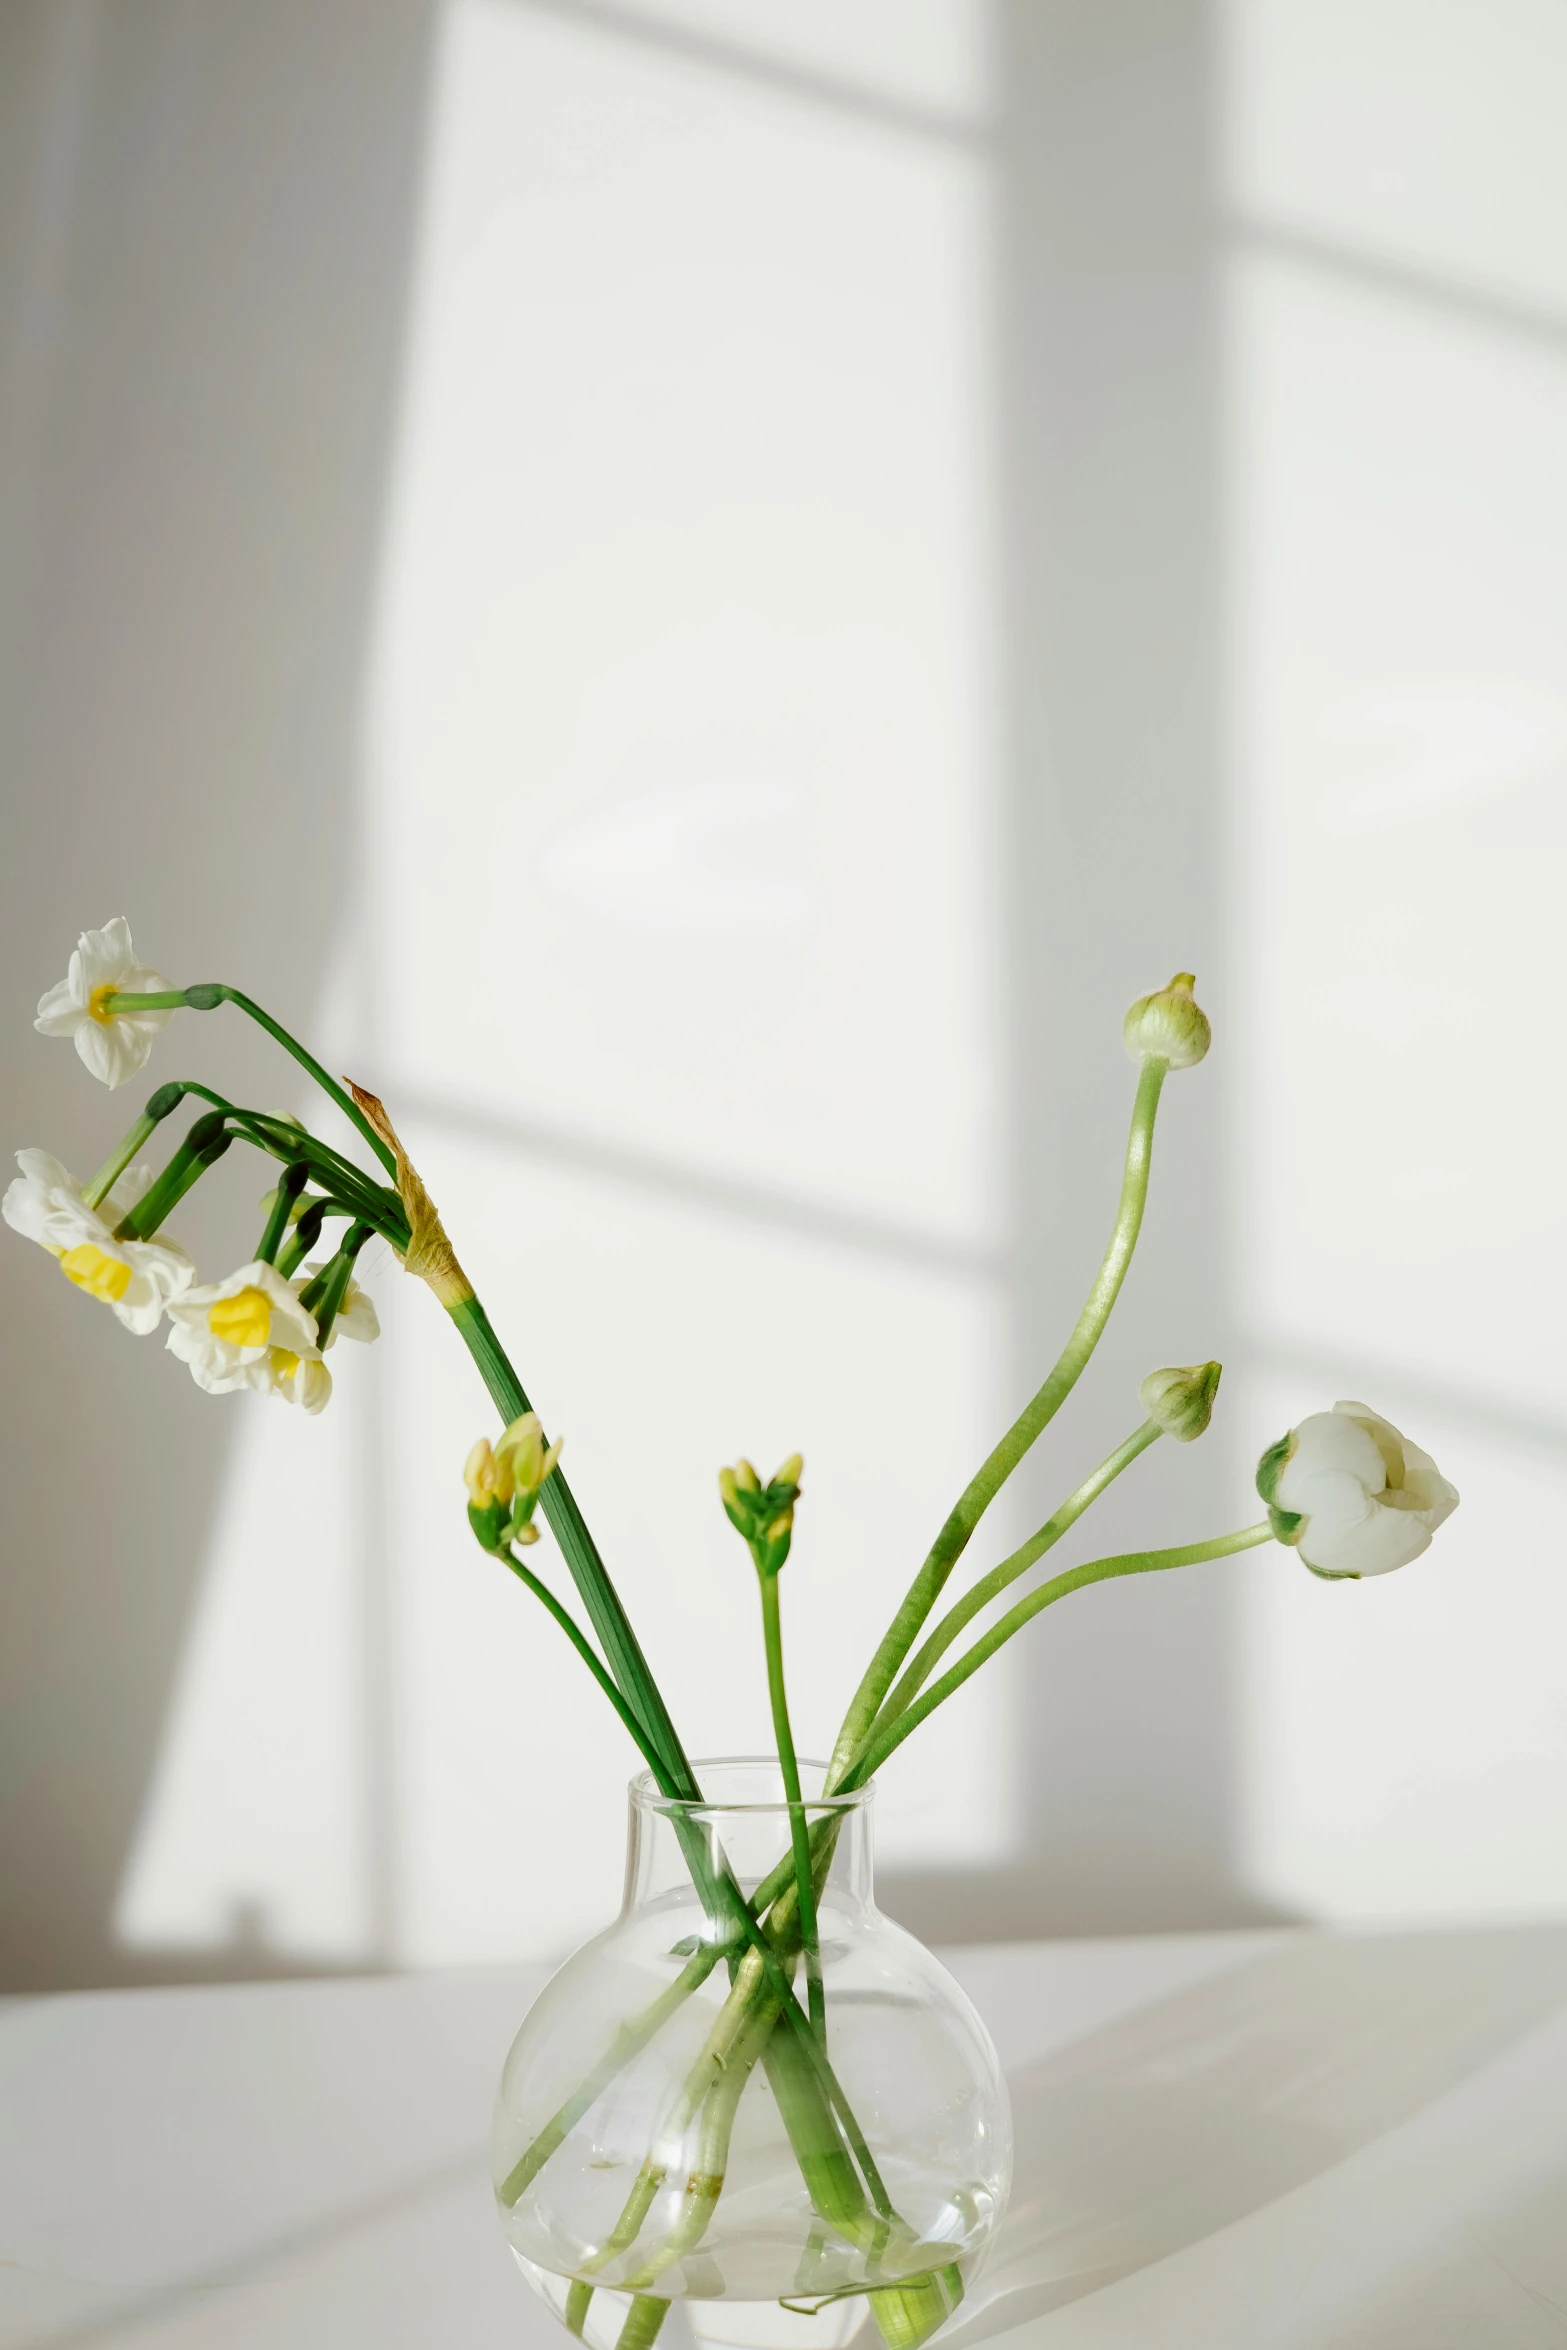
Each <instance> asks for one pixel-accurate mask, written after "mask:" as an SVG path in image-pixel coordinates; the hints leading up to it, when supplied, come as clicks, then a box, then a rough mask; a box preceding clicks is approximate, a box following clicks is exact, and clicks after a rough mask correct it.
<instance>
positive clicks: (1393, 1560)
mask: <svg viewBox="0 0 1567 2350" xmlns="http://www.w3.org/2000/svg"><path fill="white" fill-rule="evenodd" d="M1257 1491H1258V1492H1259V1493H1260V1494H1261V1496H1262V1498H1263V1500H1264V1501H1265V1502H1266V1503H1267V1505H1268V1515H1269V1517H1270V1518H1271V1519H1272V1522H1273V1531H1274V1533H1275V1534H1276V1535H1277V1536H1278V1538H1279V1540H1280V1541H1281V1542H1287V1543H1290V1544H1292V1545H1293V1546H1294V1548H1295V1549H1296V1550H1298V1551H1299V1552H1300V1555H1301V1557H1302V1559H1303V1560H1304V1561H1305V1563H1306V1565H1307V1566H1308V1567H1310V1569H1311V1571H1312V1573H1313V1574H1314V1575H1322V1576H1325V1577H1327V1578H1328V1579H1329V1580H1330V1581H1344V1580H1356V1579H1358V1578H1359V1577H1360V1576H1362V1575H1387V1574H1391V1572H1392V1571H1393V1569H1394V1568H1395V1567H1405V1566H1408V1564H1409V1562H1410V1560H1411V1559H1416V1558H1418V1557H1419V1556H1420V1553H1421V1552H1422V1551H1423V1550H1426V1549H1428V1548H1429V1546H1430V1542H1431V1537H1432V1535H1433V1534H1434V1533H1435V1532H1436V1530H1437V1528H1438V1526H1440V1525H1441V1524H1442V1522H1443V1520H1444V1519H1445V1518H1450V1517H1451V1516H1452V1514H1453V1512H1454V1510H1456V1509H1457V1507H1458V1495H1457V1492H1456V1491H1455V1489H1454V1488H1453V1487H1452V1486H1451V1485H1449V1483H1448V1482H1447V1479H1446V1478H1445V1477H1444V1476H1443V1475H1442V1474H1441V1472H1440V1470H1439V1469H1438V1468H1437V1465H1436V1463H1435V1461H1434V1460H1432V1458H1431V1456H1430V1454H1429V1453H1425V1452H1422V1451H1421V1450H1420V1447H1419V1446H1418V1445H1417V1444H1411V1443H1410V1441H1409V1439H1408V1437H1407V1436H1403V1435H1400V1433H1399V1431H1398V1430H1397V1429H1396V1428H1395V1427H1394V1426H1393V1423H1392V1421H1391V1420H1384V1419H1382V1418H1381V1416H1380V1415H1379V1414H1378V1413H1376V1412H1374V1411H1372V1410H1371V1409H1370V1407H1369V1406H1368V1405H1366V1404H1363V1403H1336V1404H1335V1405H1334V1406H1333V1409H1332V1411H1330V1412H1313V1413H1312V1415H1311V1417H1310V1418H1309V1419H1307V1420H1302V1421H1301V1423H1300V1426H1299V1427H1298V1428H1292V1429H1291V1430H1290V1432H1289V1434H1288V1435H1287V1436H1283V1437H1281V1438H1280V1439H1279V1441H1278V1443H1277V1444H1274V1445H1270V1446H1269V1448H1268V1450H1267V1451H1266V1452H1265V1453H1264V1454H1263V1456H1262V1459H1261V1460H1260V1461H1259V1462H1258V1464H1257Z"/></svg>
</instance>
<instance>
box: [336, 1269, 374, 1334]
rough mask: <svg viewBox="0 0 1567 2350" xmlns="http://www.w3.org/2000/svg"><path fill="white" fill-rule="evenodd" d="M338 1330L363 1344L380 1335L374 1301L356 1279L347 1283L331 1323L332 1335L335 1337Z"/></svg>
mask: <svg viewBox="0 0 1567 2350" xmlns="http://www.w3.org/2000/svg"><path fill="white" fill-rule="evenodd" d="M340 1331H341V1333H342V1335H343V1336H344V1337H345V1338H355V1339H358V1340H359V1341H360V1343H361V1344H362V1345H365V1346H368V1345H369V1343H370V1341H371V1339H373V1338H379V1337H380V1335H381V1322H380V1317H379V1316H378V1314H377V1313H376V1310H375V1305H374V1302H373V1301H372V1299H370V1298H369V1297H368V1296H366V1294H365V1292H364V1291H363V1290H362V1289H361V1288H360V1286H359V1284H358V1282H357V1281H351V1282H350V1283H349V1285H348V1295H347V1296H346V1297H345V1298H344V1300H343V1302H342V1304H341V1305H340V1306H339V1307H338V1310H337V1320H336V1321H335V1322H334V1323H333V1324H332V1337H333V1338H336V1337H337V1335H338V1333H339V1332H340ZM328 1343H329V1344H330V1340H329V1341H328Z"/></svg>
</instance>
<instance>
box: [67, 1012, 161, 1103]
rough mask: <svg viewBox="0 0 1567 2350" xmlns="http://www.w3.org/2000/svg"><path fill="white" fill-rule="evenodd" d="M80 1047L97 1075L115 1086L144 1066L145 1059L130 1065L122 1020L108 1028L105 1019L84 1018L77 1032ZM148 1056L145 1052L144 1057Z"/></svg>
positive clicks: (111, 1085)
mask: <svg viewBox="0 0 1567 2350" xmlns="http://www.w3.org/2000/svg"><path fill="white" fill-rule="evenodd" d="M76 1049H77V1051H78V1052H79V1053H80V1054H81V1056H82V1059H83V1061H85V1063H86V1064H87V1067H88V1068H89V1069H90V1070H91V1071H92V1073H93V1075H94V1076H95V1077H96V1078H97V1079H98V1080H99V1081H100V1083H101V1084H104V1085H107V1086H109V1087H110V1088H111V1089H112V1088H113V1087H114V1086H116V1085H123V1084H124V1083H125V1080H126V1078H127V1077H134V1076H135V1074H136V1072H137V1070H138V1069H139V1068H140V1067H141V1061H131V1062H129V1063H128V1064H127V1060H126V1050H125V1041H124V1035H123V1030H122V1026H121V1023H120V1022H119V1021H115V1022H113V1023H112V1024H111V1025H109V1026H107V1027H106V1026H105V1024H104V1023H103V1021H101V1020H84V1021H83V1022H82V1024H81V1026H80V1028H78V1029H77V1031H76ZM146 1057H147V1056H146V1054H145V1053H144V1054H143V1055H142V1060H145V1059H146Z"/></svg>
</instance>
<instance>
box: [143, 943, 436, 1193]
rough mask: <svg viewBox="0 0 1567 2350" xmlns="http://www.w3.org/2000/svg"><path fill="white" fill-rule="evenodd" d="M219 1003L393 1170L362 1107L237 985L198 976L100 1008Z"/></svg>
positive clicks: (199, 1007)
mask: <svg viewBox="0 0 1567 2350" xmlns="http://www.w3.org/2000/svg"><path fill="white" fill-rule="evenodd" d="M219 1004H232V1005H233V1006H234V1008H235V1010H236V1011H238V1012H243V1013H244V1014H245V1016H246V1018H247V1019H249V1020H254V1021H255V1023H256V1025H257V1027H258V1028H264V1029H265V1030H266V1032H267V1034H268V1036H270V1037H271V1039H272V1041H273V1043H274V1044H280V1045H281V1046H282V1047H283V1050H284V1052H286V1053H287V1054H288V1055H289V1056H290V1058H291V1059H293V1060H296V1061H297V1062H298V1063H299V1066H300V1067H301V1069H303V1070H305V1071H306V1072H307V1074H308V1075H309V1076H311V1077H313V1078H314V1079H315V1081H316V1083H317V1085H319V1086H320V1088H321V1090H322V1092H323V1093H325V1094H328V1095H330V1097H331V1099H332V1100H333V1101H334V1102H335V1103H336V1104H337V1106H338V1108H339V1109H340V1110H341V1111H342V1113H343V1115H344V1117H345V1118H346V1119H347V1120H348V1122H349V1124H350V1125H351V1126H354V1127H356V1128H357V1129H358V1131H359V1133H360V1135H361V1136H362V1137H363V1139H364V1140H365V1141H366V1142H367V1143H368V1144H369V1145H370V1148H371V1149H372V1150H373V1151H374V1153H375V1155H376V1157H377V1158H378V1159H379V1160H380V1162H381V1164H382V1166H383V1167H384V1168H385V1169H386V1171H387V1173H388V1175H395V1174H396V1172H397V1162H396V1160H395V1159H394V1158H393V1156H392V1153H391V1152H390V1150H388V1148H387V1146H386V1144H385V1143H384V1142H383V1141H382V1140H381V1137H380V1136H379V1135H378V1134H377V1132H376V1130H375V1128H374V1127H373V1126H372V1125H371V1123H370V1121H369V1119H368V1118H367V1117H366V1116H365V1114H364V1112H363V1110H361V1109H360V1108H359V1107H358V1106H357V1104H356V1103H354V1102H353V1101H352V1100H351V1099H350V1098H349V1096H348V1095H347V1094H346V1093H345V1092H344V1091H343V1088H342V1087H341V1086H340V1085H339V1084H338V1082H337V1080H336V1078H335V1077H329V1076H328V1075H327V1073H326V1071H325V1070H324V1069H323V1068H322V1066H321V1064H320V1062H319V1061H318V1060H317V1059H316V1057H315V1055H314V1053H311V1052H307V1051H306V1049H305V1047H304V1046H303V1045H302V1044H301V1043H300V1041H299V1039H298V1037H297V1036H291V1035H290V1034H289V1032H288V1030H287V1029H286V1028H285V1027H284V1026H283V1024H282V1022H281V1021H278V1020H274V1019H273V1017H272V1015H271V1013H270V1012H264V1011H263V1010H262V1008H261V1006H260V1005H259V1004H258V1003H255V1002H253V1001H252V999H251V998H250V997H249V996H248V995H244V994H242V993H241V991H240V990H239V989H238V988H237V987H230V986H228V985H227V984H226V982H224V981H222V980H216V979H214V980H202V981H201V982H199V983H198V985H196V986H195V987H174V988H166V989H162V990H160V991H158V992H157V993H155V994H141V995H138V994H136V993H135V992H134V991H130V992H127V993H124V994H116V995H111V996H110V997H109V999H108V1002H107V1004H106V1005H105V1007H104V1008H105V1010H106V1011H108V1012H111V1013H113V1012H173V1011H181V1010H189V1011H192V1012H215V1011H216V1010H217V1008H218V1006H219Z"/></svg>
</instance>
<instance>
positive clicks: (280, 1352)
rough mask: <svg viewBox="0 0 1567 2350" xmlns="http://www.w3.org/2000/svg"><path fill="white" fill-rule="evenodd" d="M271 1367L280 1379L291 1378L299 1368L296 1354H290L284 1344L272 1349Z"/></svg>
mask: <svg viewBox="0 0 1567 2350" xmlns="http://www.w3.org/2000/svg"><path fill="white" fill-rule="evenodd" d="M272 1368H273V1370H274V1371H275V1372H276V1373H277V1375H278V1377H279V1378H280V1379H292V1378H293V1376H294V1373H295V1372H296V1371H297V1370H298V1369H299V1357H298V1355H291V1354H290V1353H289V1351H288V1348H287V1347H286V1346H275V1347H274V1348H273V1349H272Z"/></svg>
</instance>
